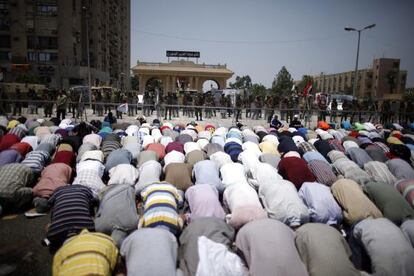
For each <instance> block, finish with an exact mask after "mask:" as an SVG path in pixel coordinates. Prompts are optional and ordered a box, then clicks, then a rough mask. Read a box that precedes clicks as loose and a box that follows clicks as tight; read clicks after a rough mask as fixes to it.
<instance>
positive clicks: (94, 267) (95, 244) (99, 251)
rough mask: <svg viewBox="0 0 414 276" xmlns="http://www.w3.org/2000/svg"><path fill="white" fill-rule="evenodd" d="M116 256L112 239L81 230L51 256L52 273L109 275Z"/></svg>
mask: <svg viewBox="0 0 414 276" xmlns="http://www.w3.org/2000/svg"><path fill="white" fill-rule="evenodd" d="M117 257H118V249H117V248H116V245H115V243H114V241H113V240H112V239H111V238H110V237H109V236H107V235H105V234H102V233H89V232H88V230H83V231H82V232H81V233H80V234H79V235H77V236H75V237H73V238H70V239H69V240H68V241H67V242H66V243H65V244H64V245H63V246H62V248H60V250H59V251H58V252H57V253H56V255H55V256H54V258H53V275H111V274H112V271H113V270H114V268H115V265H116V261H117Z"/></svg>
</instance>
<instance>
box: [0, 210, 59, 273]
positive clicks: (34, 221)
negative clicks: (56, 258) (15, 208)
mask: <svg viewBox="0 0 414 276" xmlns="http://www.w3.org/2000/svg"><path fill="white" fill-rule="evenodd" d="M49 221H50V215H49V214H48V215H46V216H43V217H37V218H30V219H28V218H26V217H25V216H24V214H18V215H10V216H5V217H2V218H0V276H3V275H25V276H29V275H42V276H48V275H51V274H52V271H51V268H52V256H51V255H50V253H49V250H48V248H46V247H43V246H42V245H41V243H40V242H41V240H42V239H43V238H44V236H45V226H46V225H47V224H48V223H49Z"/></svg>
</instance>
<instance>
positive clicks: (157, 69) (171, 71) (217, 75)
mask: <svg viewBox="0 0 414 276" xmlns="http://www.w3.org/2000/svg"><path fill="white" fill-rule="evenodd" d="M132 72H133V74H134V75H136V76H138V78H139V93H140V94H143V93H144V92H145V86H146V83H147V81H148V80H149V79H151V78H154V77H155V78H158V79H160V80H161V81H162V82H163V91H164V93H168V92H177V90H178V89H177V88H178V87H179V85H177V80H178V82H180V80H185V86H186V88H187V89H189V90H196V91H198V92H202V91H203V83H204V82H205V81H208V80H213V81H215V82H216V83H217V86H218V88H219V89H225V88H226V84H227V80H228V79H230V78H231V76H232V75H233V72H232V71H231V70H229V69H227V66H226V65H220V64H218V65H209V64H196V63H194V62H192V61H185V60H179V61H171V62H170V63H156V62H138V63H137V65H136V66H134V67H133V68H132Z"/></svg>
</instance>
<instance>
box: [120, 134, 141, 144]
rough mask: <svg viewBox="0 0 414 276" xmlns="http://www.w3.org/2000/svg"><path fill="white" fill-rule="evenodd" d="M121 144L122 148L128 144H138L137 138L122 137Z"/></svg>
mask: <svg viewBox="0 0 414 276" xmlns="http://www.w3.org/2000/svg"><path fill="white" fill-rule="evenodd" d="M121 144H122V145H123V146H125V145H128V144H139V138H138V136H124V137H122V140H121Z"/></svg>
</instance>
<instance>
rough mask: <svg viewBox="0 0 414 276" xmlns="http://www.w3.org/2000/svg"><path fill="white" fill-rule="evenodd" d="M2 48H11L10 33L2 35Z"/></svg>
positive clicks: (0, 43) (0, 46)
mask: <svg viewBox="0 0 414 276" xmlns="http://www.w3.org/2000/svg"><path fill="white" fill-rule="evenodd" d="M0 48H10V36H9V35H0Z"/></svg>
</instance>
